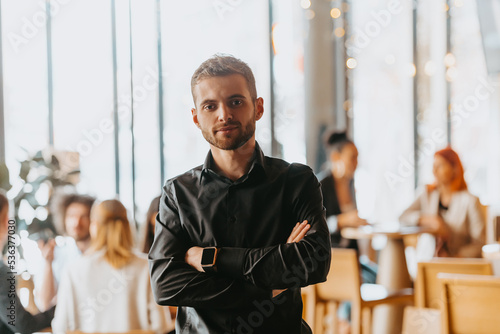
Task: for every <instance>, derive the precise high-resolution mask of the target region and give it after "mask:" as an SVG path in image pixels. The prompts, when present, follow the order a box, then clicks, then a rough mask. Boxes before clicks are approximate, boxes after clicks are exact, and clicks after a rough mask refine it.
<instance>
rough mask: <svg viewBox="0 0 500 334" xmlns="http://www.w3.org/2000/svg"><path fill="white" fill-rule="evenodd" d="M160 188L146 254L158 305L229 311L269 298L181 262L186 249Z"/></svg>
mask: <svg viewBox="0 0 500 334" xmlns="http://www.w3.org/2000/svg"><path fill="white" fill-rule="evenodd" d="M172 187H173V185H172V184H171V183H168V182H167V184H166V185H165V187H164V188H163V192H162V196H161V200H160V211H159V214H158V215H157V217H156V227H155V239H154V242H153V245H152V246H151V250H150V252H149V269H150V274H151V285H152V289H153V295H154V298H155V300H156V302H157V303H158V304H160V305H169V306H190V307H199V308H216V309H231V308H234V307H246V306H250V305H251V302H252V301H254V300H259V299H265V298H270V296H271V291H270V290H266V289H261V288H258V287H256V286H254V285H252V284H250V283H248V282H245V281H242V280H235V279H232V278H228V277H224V276H221V275H214V274H211V273H201V272H198V271H197V270H196V269H194V268H193V267H191V266H190V265H189V264H187V263H186V262H185V261H184V256H185V254H186V251H187V250H188V249H189V247H190V242H189V238H188V237H187V234H186V233H185V232H184V230H183V229H182V226H181V222H180V218H179V212H178V208H177V206H176V204H175V198H174V195H173V193H172V190H171V189H172Z"/></svg>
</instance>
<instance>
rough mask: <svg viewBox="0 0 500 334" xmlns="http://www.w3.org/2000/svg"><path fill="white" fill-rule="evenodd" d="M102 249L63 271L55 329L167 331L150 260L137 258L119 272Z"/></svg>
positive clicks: (57, 331)
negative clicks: (152, 281) (151, 277)
mask: <svg viewBox="0 0 500 334" xmlns="http://www.w3.org/2000/svg"><path fill="white" fill-rule="evenodd" d="M103 254H104V252H103V251H99V252H95V253H91V254H89V255H85V256H82V257H81V258H80V259H78V260H77V261H75V262H74V263H72V264H70V265H69V266H68V268H67V270H65V271H64V273H63V276H62V279H61V282H60V286H59V290H58V294H57V307H56V313H55V317H54V320H53V321H52V331H53V333H54V334H60V333H66V332H67V331H73V330H79V331H82V332H115V333H116V332H126V331H130V330H137V329H143V330H154V331H156V332H157V333H164V332H166V331H167V329H168V328H167V319H166V317H165V310H164V309H163V308H162V307H161V306H159V305H157V304H156V303H155V301H154V299H153V294H152V291H151V285H150V281H149V270H148V262H147V260H146V259H145V258H143V257H142V256H141V255H139V254H138V255H135V256H134V257H133V259H132V261H131V262H130V263H129V264H127V265H126V266H124V267H122V268H120V269H115V268H113V267H111V265H110V264H109V263H108V262H107V261H106V260H105V259H104V257H103Z"/></svg>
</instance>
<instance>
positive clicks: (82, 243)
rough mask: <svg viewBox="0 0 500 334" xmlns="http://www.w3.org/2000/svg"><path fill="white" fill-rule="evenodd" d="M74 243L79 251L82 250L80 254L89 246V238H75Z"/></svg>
mask: <svg viewBox="0 0 500 334" xmlns="http://www.w3.org/2000/svg"><path fill="white" fill-rule="evenodd" d="M75 243H76V247H78V249H79V250H80V252H82V254H83V253H85V251H87V249H89V247H90V238H87V239H85V240H78V241H77V240H75Z"/></svg>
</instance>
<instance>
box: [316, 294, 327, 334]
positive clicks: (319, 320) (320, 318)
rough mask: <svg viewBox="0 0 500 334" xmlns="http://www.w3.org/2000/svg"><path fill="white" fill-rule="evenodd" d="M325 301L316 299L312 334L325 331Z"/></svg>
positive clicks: (319, 333)
mask: <svg viewBox="0 0 500 334" xmlns="http://www.w3.org/2000/svg"><path fill="white" fill-rule="evenodd" d="M324 318H325V303H323V302H320V301H316V312H315V320H314V334H324V332H325V320H324Z"/></svg>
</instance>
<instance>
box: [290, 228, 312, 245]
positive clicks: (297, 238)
mask: <svg viewBox="0 0 500 334" xmlns="http://www.w3.org/2000/svg"><path fill="white" fill-rule="evenodd" d="M310 228H311V225H309V224H307V223H306V224H305V225H304V227H302V229H301V230H300V232H299V234H298V235H297V236H296V237H295V239H294V240H293V242H299V241H300V240H302V238H304V236H305V235H306V233H307V231H309V229H310Z"/></svg>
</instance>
